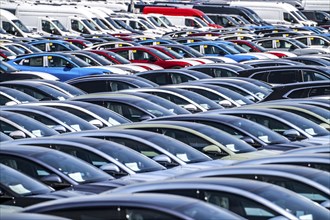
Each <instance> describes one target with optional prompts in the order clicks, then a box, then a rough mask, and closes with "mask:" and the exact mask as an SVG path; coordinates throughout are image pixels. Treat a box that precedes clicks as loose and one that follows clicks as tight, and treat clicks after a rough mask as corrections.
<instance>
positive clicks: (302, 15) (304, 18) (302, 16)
mask: <svg viewBox="0 0 330 220" xmlns="http://www.w3.org/2000/svg"><path fill="white" fill-rule="evenodd" d="M296 14H298V15H299V17H301V18H302V19H303V20H308V18H307V17H306V16H305V15H304V14H303V13H302V12H301V11H299V10H297V11H296Z"/></svg>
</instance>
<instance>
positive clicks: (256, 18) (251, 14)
mask: <svg viewBox="0 0 330 220" xmlns="http://www.w3.org/2000/svg"><path fill="white" fill-rule="evenodd" d="M246 12H247V14H248V15H249V17H250V18H251V20H252V21H254V22H255V23H258V24H259V23H262V22H263V20H262V19H261V18H260V17H259V15H257V13H255V12H254V11H253V10H251V9H248V8H246Z"/></svg>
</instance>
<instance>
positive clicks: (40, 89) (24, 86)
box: [0, 80, 70, 101]
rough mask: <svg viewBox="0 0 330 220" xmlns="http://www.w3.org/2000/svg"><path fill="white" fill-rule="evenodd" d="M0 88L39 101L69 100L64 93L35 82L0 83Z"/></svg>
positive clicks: (15, 81)
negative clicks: (11, 89)
mask: <svg viewBox="0 0 330 220" xmlns="http://www.w3.org/2000/svg"><path fill="white" fill-rule="evenodd" d="M0 86H4V87H9V88H13V89H16V90H19V91H21V92H24V93H26V94H28V95H30V96H32V97H34V98H36V99H38V100H39V101H45V100H65V99H68V98H70V96H69V95H67V94H66V93H64V92H61V91H59V90H57V89H54V88H52V87H50V86H47V85H44V84H41V83H37V82H31V81H27V82H25V80H13V81H5V82H1V83H0Z"/></svg>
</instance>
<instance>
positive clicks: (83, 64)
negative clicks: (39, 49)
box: [61, 54, 90, 67]
mask: <svg viewBox="0 0 330 220" xmlns="http://www.w3.org/2000/svg"><path fill="white" fill-rule="evenodd" d="M61 55H63V56H65V58H66V59H68V60H70V61H71V62H73V63H74V64H76V65H77V66H79V67H88V66H90V65H89V64H88V63H86V62H85V61H83V60H82V59H80V58H78V57H75V56H73V55H69V54H61Z"/></svg>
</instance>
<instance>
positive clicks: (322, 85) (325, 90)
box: [262, 80, 330, 102]
mask: <svg viewBox="0 0 330 220" xmlns="http://www.w3.org/2000/svg"><path fill="white" fill-rule="evenodd" d="M329 85H330V82H329V81H328V80H324V81H315V82H300V83H290V84H285V85H278V86H274V87H273V92H272V93H271V94H269V95H268V96H267V97H265V98H264V99H263V100H262V101H263V102H265V101H270V100H276V99H296V98H308V97H314V96H326V95H330V87H329Z"/></svg>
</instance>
